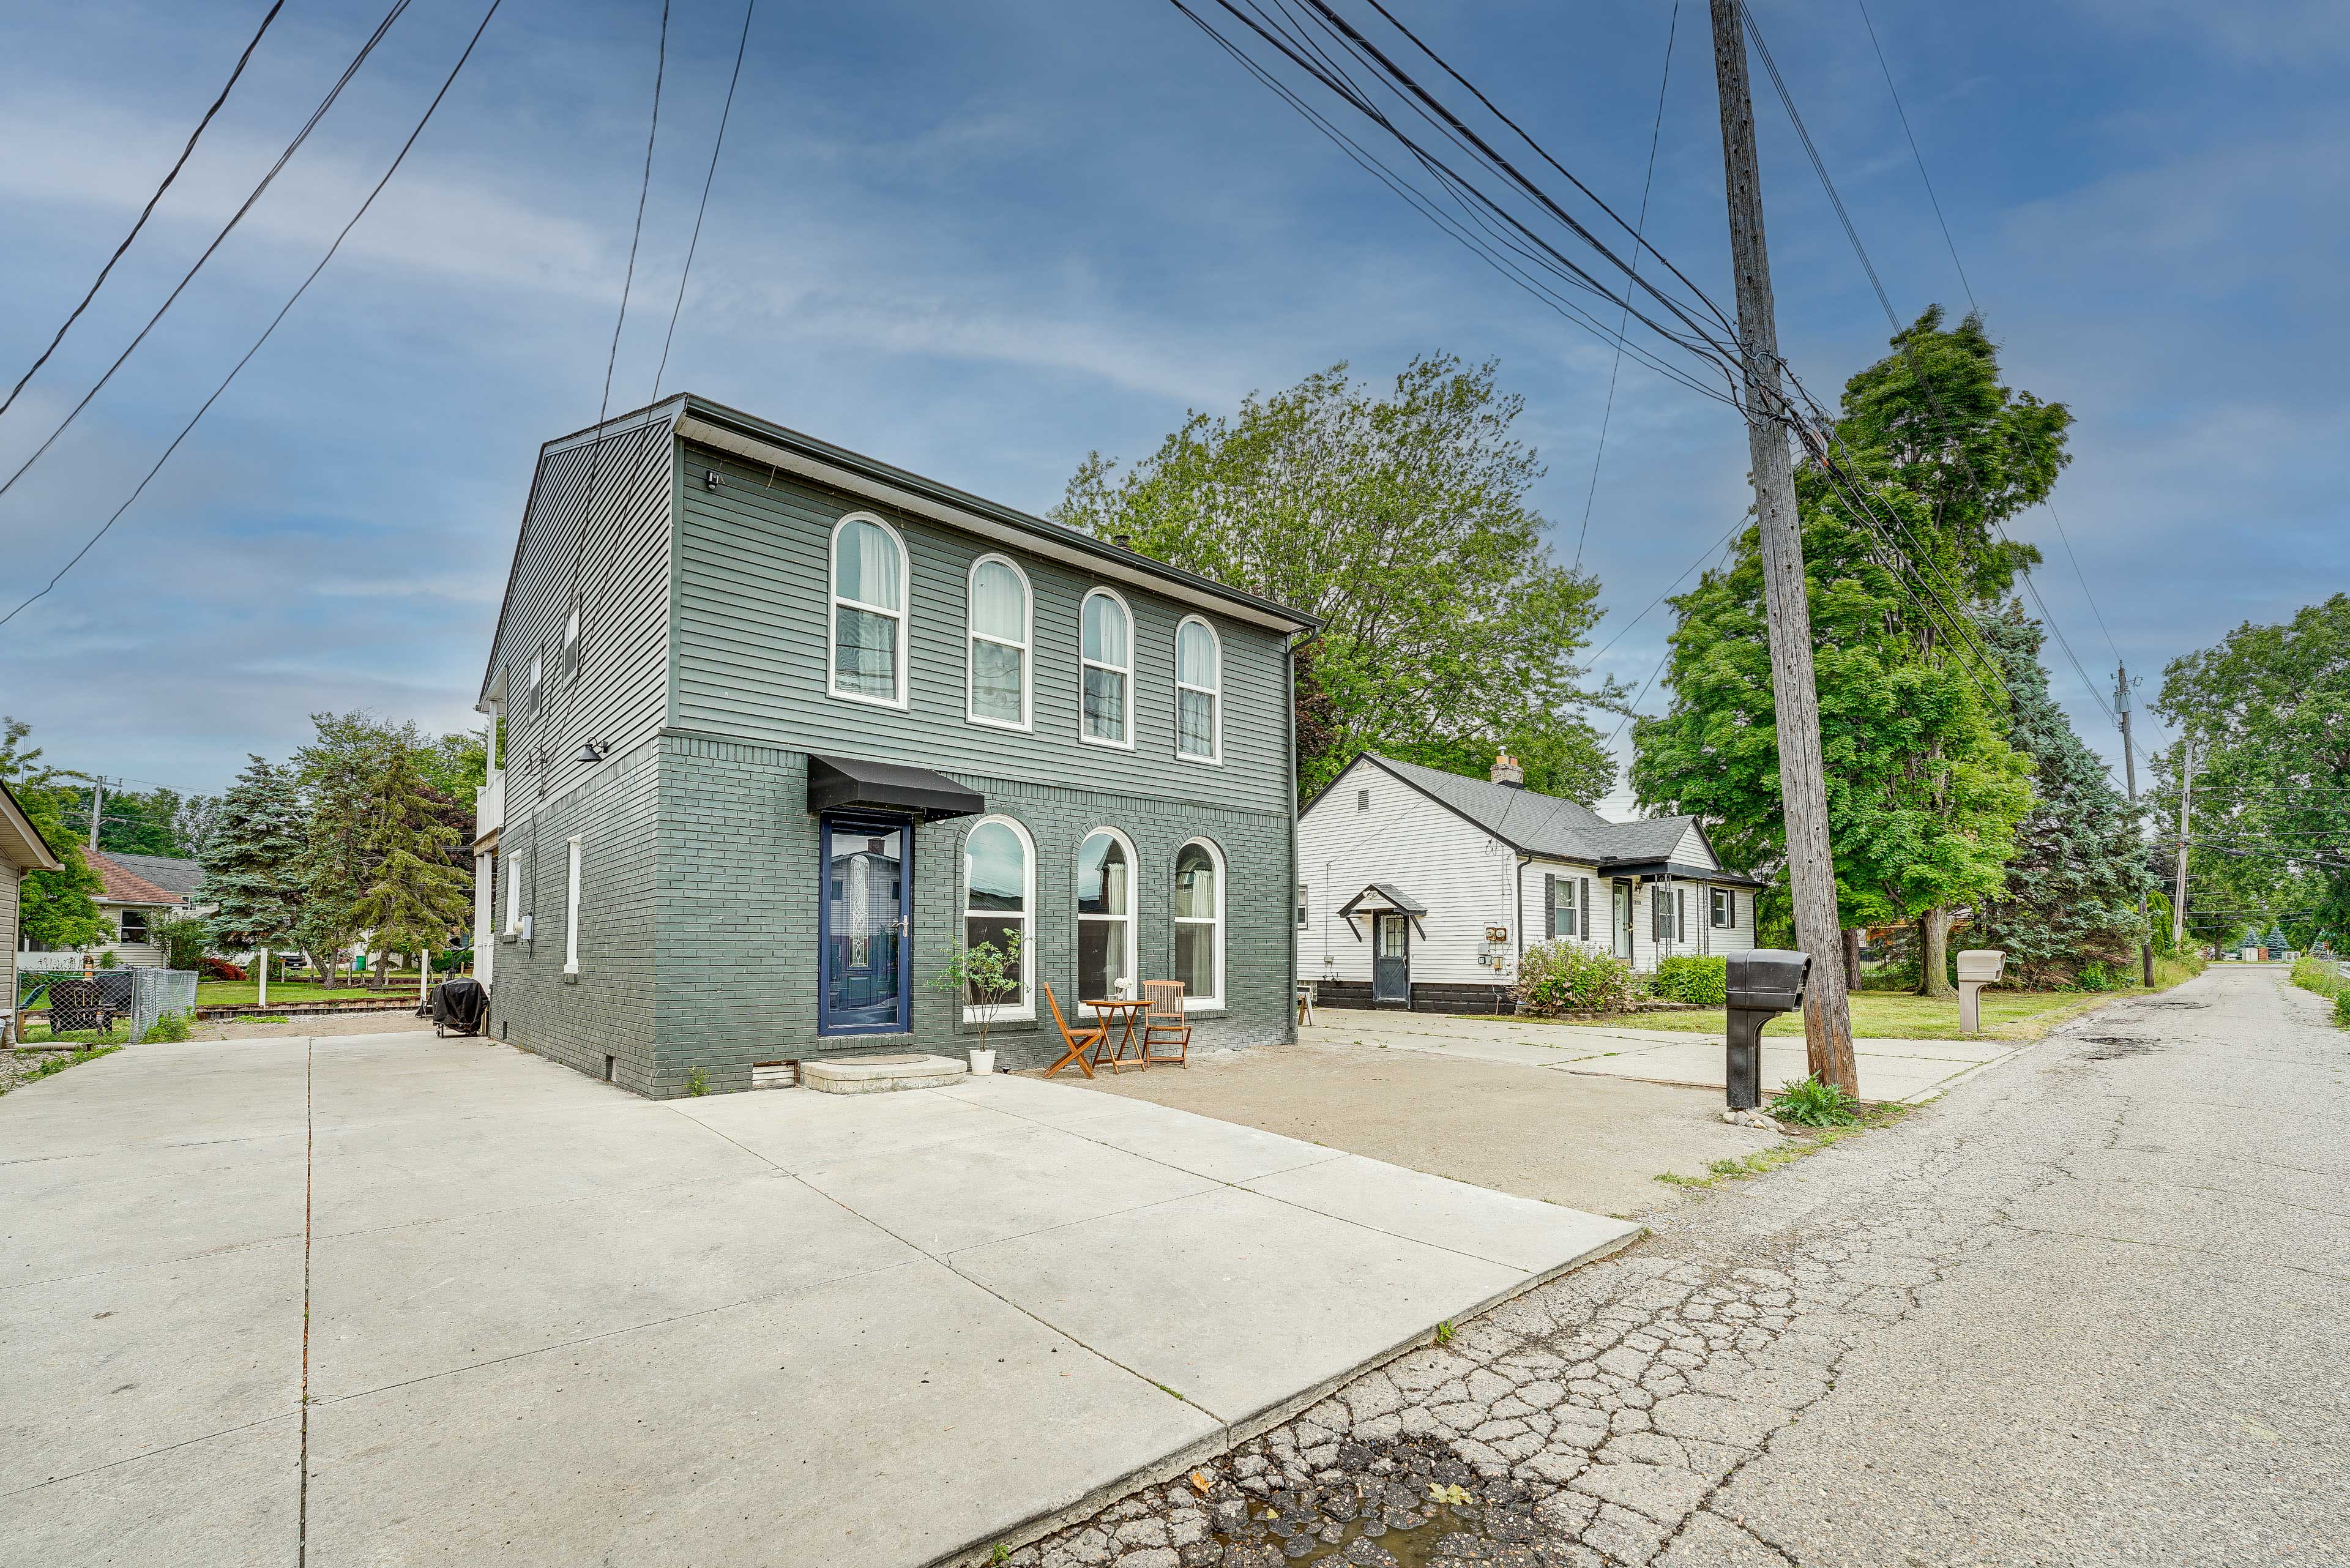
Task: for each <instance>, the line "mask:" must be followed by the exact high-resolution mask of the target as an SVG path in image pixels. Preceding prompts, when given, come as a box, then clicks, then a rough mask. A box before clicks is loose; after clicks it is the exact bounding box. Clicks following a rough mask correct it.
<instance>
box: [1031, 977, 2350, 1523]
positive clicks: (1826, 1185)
mask: <svg viewBox="0 0 2350 1568" xmlns="http://www.w3.org/2000/svg"><path fill="white" fill-rule="evenodd" d="M2346 1068H2350V1033H2345V1032H2343V1031H2341V1030H2339V1029H2337V1028H2335V1027H2334V1025H2333V1024H2332V1023H2330V1022H2329V1021H2328V1018H2327V1013H2326V1009H2325V1007H2324V1004H2323V1003H2322V1002H2319V1000H2318V999H2317V998H2315V997H2313V996H2310V995H2308V994H2306V993H2304V992H2298V991H2294V990H2293V989H2292V988H2291V987H2289V986H2288V985H2287V984H2286V983H2285V980H2284V975H2283V973H2282V971H2281V970H2275V969H2239V968H2235V967H2233V966H2228V967H2224V968H2215V969H2214V970H2212V971H2210V972H2208V973H2207V974H2205V975H2203V976H2202V977H2200V978H2199V979H2197V980H2195V981H2190V982H2189V983H2188V984H2187V985H2185V986H2183V987H2180V988H2178V990H2176V991H2173V992H2168V993H2167V994H2166V995H2164V996H2162V997H2158V998H2155V999H2151V1000H2148V1001H2146V1002H2125V1003H2116V1005H2114V1006H2111V1007H2108V1008H2106V1009H2104V1010H2102V1011H2100V1012H2097V1013H2095V1014H2093V1015H2091V1016H2090V1017H2088V1018H2085V1019H2083V1020H2080V1021H2077V1022H2076V1023H2074V1024H2072V1025H2070V1026H2068V1027H2067V1028H2066V1029H2065V1030H2064V1031H2062V1032H2060V1033H2058V1034H2056V1035H2054V1036H2052V1037H2051V1038H2049V1039H2048V1040H2046V1041H2044V1042H2043V1043H2042V1044H2039V1045H2038V1046H2036V1047H2034V1048H2033V1049H2032V1050H2029V1051H2026V1052H2024V1053H2022V1054H2019V1055H2018V1056H2016V1057H2014V1058H2012V1059H2011V1060H2009V1061H2007V1062H2005V1063H2002V1064H1999V1065H1998V1066H1996V1067H1994V1068H1992V1069H1991V1070H1989V1071H1987V1072H1984V1073H1982V1074H1979V1075H1976V1076H1974V1077H1972V1078H1970V1079H1968V1080H1966V1081H1965V1082H1963V1083H1961V1084H1960V1085H1958V1086H1957V1087H1955V1088H1954V1089H1953V1090H1952V1091H1951V1092H1950V1094H1949V1095H1948V1096H1945V1097H1944V1098H1943V1099H1941V1100H1940V1101H1938V1102H1936V1103H1935V1104H1933V1105H1932V1106H1928V1107H1927V1108H1925V1109H1924V1110H1921V1111H1919V1112H1918V1113H1917V1114H1915V1115H1913V1116H1910V1117H1908V1119H1907V1120H1906V1121H1904V1122H1903V1123H1901V1124H1900V1125H1898V1127H1893V1128H1889V1129H1886V1130H1882V1131H1878V1132H1874V1133H1870V1134H1868V1135H1867V1136H1866V1137H1858V1138H1853V1139H1848V1140H1846V1141H1845V1142H1843V1143H1841V1144H1838V1145H1837V1146H1835V1147H1833V1148H1831V1149H1829V1150H1827V1151H1825V1152H1824V1153H1821V1154H1819V1155H1817V1156H1815V1157H1814V1158H1809V1159H1806V1160H1804V1161H1801V1162H1799V1163H1798V1164H1796V1165H1794V1166H1792V1167H1789V1168H1785V1169H1783V1170H1781V1171H1779V1172H1776V1173H1774V1174H1773V1175H1770V1176H1767V1177H1763V1178H1761V1179H1756V1180H1753V1181H1751V1182H1746V1183H1742V1184H1739V1185H1736V1186H1733V1187H1730V1188H1727V1189H1722V1190H1721V1191H1720V1192H1718V1193H1716V1194H1714V1195H1713V1196H1711V1197H1710V1198H1708V1199H1706V1200H1705V1201H1703V1202H1700V1203H1696V1204H1688V1205H1678V1206H1674V1207H1670V1208H1659V1210H1657V1211H1656V1212H1654V1213H1652V1214H1650V1215H1647V1216H1643V1218H1645V1219H1647V1220H1648V1221H1649V1223H1650V1224H1651V1225H1652V1226H1653V1227H1654V1228H1655V1231H1656V1234H1655V1235H1654V1236H1653V1237H1652V1238H1651V1239H1650V1240H1648V1241H1646V1242H1644V1243H1642V1244H1641V1245H1640V1246H1638V1247H1637V1248H1635V1249H1634V1250H1632V1251H1627V1252H1626V1253H1623V1254H1619V1255H1618V1256H1617V1258H1615V1259H1613V1260H1610V1261H1608V1262H1604V1263H1601V1264H1597V1265H1595V1266H1592V1267H1589V1268H1586V1269H1584V1270H1580V1271H1578V1272H1575V1273H1573V1274H1570V1275H1567V1276H1565V1278H1563V1279H1560V1280H1557V1281H1555V1282H1552V1283H1550V1284H1548V1285H1546V1286H1544V1287H1542V1288H1541V1289H1539V1290H1537V1291H1534V1292H1533V1293H1529V1294H1527V1295H1525V1296H1523V1297H1521V1298H1519V1299H1518V1300H1516V1301H1514V1302H1513V1303H1509V1304H1507V1305H1505V1306H1503V1307H1502V1308H1499V1309H1497V1310H1496V1311H1494V1312H1492V1313H1491V1314H1486V1315H1485V1316H1483V1317H1482V1318H1479V1319H1477V1320H1475V1321H1473V1322H1471V1323H1468V1324H1462V1325H1461V1326H1460V1328H1459V1330H1458V1332H1457V1333H1456V1334H1454V1336H1453V1337H1452V1339H1451V1342H1450V1343H1449V1344H1447V1345H1442V1346H1430V1347H1424V1348H1422V1349H1419V1350H1416V1351H1414V1352H1412V1353H1410V1354H1409V1355H1405V1356H1404V1357H1402V1358H1400V1359H1399V1360H1397V1361H1394V1362H1391V1363H1389V1364H1388V1366H1385V1367H1383V1368H1381V1369H1379V1370H1378V1371H1375V1372H1372V1373H1369V1374H1367V1375H1365V1376H1361V1377H1359V1378H1357V1379H1356V1380H1355V1381H1353V1382H1352V1383H1350V1384H1348V1385H1347V1386H1345V1387H1343V1388H1342V1389H1340V1390H1339V1391H1338V1392H1337V1393H1336V1395H1334V1396H1333V1397H1330V1398H1327V1399H1326V1400H1324V1401H1323V1402H1322V1403H1320V1404H1319V1405H1317V1406H1315V1407H1313V1408H1311V1409H1309V1410H1308V1411H1306V1412H1305V1414H1304V1415H1303V1416H1301V1417H1297V1418H1296V1419H1295V1420H1294V1421H1292V1422H1290V1423H1289V1424H1288V1425H1287V1426H1284V1427H1282V1428H1277V1429H1275V1430H1274V1431H1272V1432H1270V1433H1268V1434H1266V1435H1265V1436H1264V1437H1263V1438H1259V1439H1256V1440H1255V1441H1253V1442H1251V1443H1249V1444H1247V1445H1244V1446H1243V1447H1242V1448H1241V1449H1236V1450H1234V1451H1233V1452H1232V1453H1230V1454H1227V1455H1225V1456H1223V1457H1222V1459H1219V1460H1217V1461H1216V1462H1214V1463H1213V1464H1212V1465H1211V1466H1209V1467H1207V1468H1206V1469H1203V1470H1201V1472H1200V1480H1199V1481H1198V1482H1197V1483H1195V1484H1191V1485H1185V1484H1180V1483H1179V1484H1178V1485H1175V1486H1171V1487H1167V1488H1163V1489H1153V1490H1149V1491H1145V1492H1141V1493H1138V1494H1136V1495H1135V1496H1133V1497H1131V1498H1129V1499H1127V1500H1126V1501H1123V1502H1121V1503H1119V1504H1118V1505H1115V1506H1114V1507H1112V1508H1110V1509H1108V1510H1106V1511H1104V1512H1103V1513H1102V1514H1101V1515H1099V1516H1098V1517H1097V1518H1096V1519H1094V1520H1092V1521H1087V1522H1086V1523H1083V1524H1080V1525H1077V1526H1074V1527H1072V1528H1070V1529H1067V1530H1065V1531H1063V1532H1059V1533H1058V1534H1056V1535H1055V1536H1052V1537H1049V1538H1047V1539H1046V1540H1045V1541H1043V1542H1038V1543H1036V1544H1035V1545H1033V1546H1029V1547H1026V1548H1024V1549H1023V1550H1021V1551H1019V1552H1014V1553H1013V1554H1012V1558H1011V1561H1012V1562H1013V1563H1016V1564H1020V1565H1021V1568H1080V1565H1083V1568H1097V1565H1101V1564H1110V1563H1115V1564H1116V1565H1117V1568H1179V1565H1180V1568H1209V1565H1215V1568H1271V1565H1272V1564H1274V1563H1286V1562H1292V1561H1305V1560H1308V1559H1311V1560H1314V1561H1322V1560H1325V1559H1327V1560H1330V1561H1332V1562H1335V1563H1366V1564H1382V1565H1383V1564H1386V1563H1396V1562H1398V1561H1399V1560H1401V1561H1406V1562H1421V1561H1426V1562H1430V1563H1445V1564H1450V1563H1461V1564H1464V1565H1465V1564H1472V1563H1494V1564H1503V1563H1509V1564H1520V1563H1523V1564H1534V1565H1551V1564H1578V1565H1593V1564H1602V1563H1607V1564H1651V1563H1653V1564H1659V1565H1661V1568H1699V1565H1711V1564H1727V1565H1736V1568H1781V1565H1794V1564H1804V1565H1815V1564H1817V1565H1825V1564H1853V1565H1856V1568H1861V1565H1866V1568H1889V1565H1901V1568H1908V1565H1912V1564H1921V1565H1922V1564H1931V1565H1934V1568H1942V1565H1946V1564H1984V1565H1991V1564H1997V1565H1999V1568H2016V1565H2022V1564H2042V1563H2045V1564H2064V1565H2067V1568H2072V1565H2076V1564H2081V1565H2085V1564H2103V1563H2130V1564H2138V1563H2148V1564H2152V1563H2161V1564H2185V1563H2193V1564H2206V1563H2208V1564H2251V1563H2262V1564H2265V1563H2341V1562H2345V1561H2350V1354H2345V1348H2344V1342H2345V1337H2350V1135H2345V1130H2344V1128H2345V1115H2350V1088H2345V1075H2350V1074H2346V1073H2345V1069H2346ZM1562 1132H1563V1136H1571V1129H1562ZM1454 1482H1465V1483H1466V1490H1467V1493H1468V1494H1469V1496H1470V1497H1471V1503H1470V1505H1469V1506H1467V1507H1465V1508H1463V1509H1461V1510H1457V1511H1456V1510H1452V1509H1450V1508H1446V1507H1442V1506H1437V1505H1430V1504H1428V1503H1426V1502H1425V1501H1422V1502H1419V1504H1418V1505H1417V1511H1415V1505H1414V1499H1415V1498H1418V1497H1419V1496H1420V1494H1421V1490H1422V1489H1423V1488H1426V1487H1429V1486H1431V1485H1433V1486H1438V1487H1441V1486H1443V1485H1445V1484H1448V1483H1454ZM1435 1530H1442V1531H1444V1532H1446V1533H1443V1534H1441V1535H1440V1536H1435V1537H1432V1538H1431V1537H1430V1532H1431V1531H1435ZM1431 1541H1432V1544H1431ZM1389 1548H1393V1549H1394V1550H1393V1551H1390V1550H1389Z"/></svg>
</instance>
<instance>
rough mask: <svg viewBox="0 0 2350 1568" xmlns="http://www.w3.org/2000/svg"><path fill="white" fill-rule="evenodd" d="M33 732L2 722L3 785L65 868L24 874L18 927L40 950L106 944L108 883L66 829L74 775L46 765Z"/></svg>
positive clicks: (0, 775) (18, 891) (19, 724)
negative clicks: (104, 894) (30, 739)
mask: <svg viewBox="0 0 2350 1568" xmlns="http://www.w3.org/2000/svg"><path fill="white" fill-rule="evenodd" d="M32 732H33V727H32V726H31V725H30V724H27V723H26V722H24V721H22V720H20V719H10V718H0V784H6V785H7V786H8V793H9V794H13V795H15V796H16V803H17V804H18V805H21V806H23V807H24V808H25V815H26V817H27V818H28V819H30V820H31V822H32V824H33V827H34V830H35V831H36V832H37V833H39V834H40V836H41V837H42V838H43V839H44V840H46V841H47V844H48V846H49V849H50V852H51V853H52V854H54V855H56V856H57V858H58V859H59V860H60V861H62V862H63V863H64V865H65V869H64V870H62V871H27V872H26V873H25V874H24V877H23V878H22V880H21V881H20V882H19V883H18V885H17V888H16V929H17V933H18V935H19V937H20V938H21V939H22V940H24V941H25V942H26V944H27V945H29V946H30V947H32V948H33V949H35V950H38V951H43V952H69V951H71V950H74V949H76V948H86V947H91V946H94V945H96V944H97V943H99V942H102V941H104V940H106V939H107V937H108V935H109V928H108V925H107V921H106V919H105V917H104V916H102V915H100V914H99V912H98V903H97V895H98V894H99V893H100V892H101V891H103V890H104V888H105V884H104V883H102V882H100V881H99V876H98V873H97V872H96V871H93V870H92V869H90V867H89V863H88V861H86V860H84V859H83V858H82V854H81V845H80V842H79V841H78V839H76V838H75V836H73V835H72V834H71V833H69V832H68V831H67V829H66V814H67V812H68V811H69V810H70V809H71V808H72V806H73V804H74V801H75V798H76V793H75V791H74V789H73V786H72V785H71V784H69V783H68V782H65V781H68V780H70V779H71V778H73V777H74V775H73V774H68V773H64V772H62V771H60V770H59V769H57V768H52V767H49V766H47V765H46V764H45V763H42V761H41V748H40V747H38V746H30V747H28V746H26V744H25V740H26V737H27V736H29V735H30V734H31V733H32Z"/></svg>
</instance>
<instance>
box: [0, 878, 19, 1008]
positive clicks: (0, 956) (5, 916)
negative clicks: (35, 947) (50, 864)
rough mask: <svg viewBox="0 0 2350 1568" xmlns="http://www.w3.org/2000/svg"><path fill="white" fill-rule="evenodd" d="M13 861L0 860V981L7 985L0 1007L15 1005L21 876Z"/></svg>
mask: <svg viewBox="0 0 2350 1568" xmlns="http://www.w3.org/2000/svg"><path fill="white" fill-rule="evenodd" d="M21 875H22V873H20V872H19V871H18V870H17V868H16V865H15V864H14V863H13V862H10V861H5V860H0V942H5V944H6V945H5V949H0V981H5V984H6V986H7V989H6V990H5V991H0V1009H9V1008H14V1007H15V1006H16V880H17V877H19V876H21Z"/></svg>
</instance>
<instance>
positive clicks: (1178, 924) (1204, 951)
mask: <svg viewBox="0 0 2350 1568" xmlns="http://www.w3.org/2000/svg"><path fill="white" fill-rule="evenodd" d="M1175 978H1176V979H1177V980H1180V981H1182V982H1183V1005H1184V1006H1186V1007H1222V1005H1223V1004H1224V856H1223V851H1222V850H1221V849H1218V848H1217V847H1216V846H1215V844H1214V843H1213V842H1212V841H1211V840H1209V839H1205V838H1194V839H1192V840H1191V842H1190V843H1189V844H1186V845H1185V846H1183V847H1182V848H1180V849H1179V850H1177V851H1176V852H1175Z"/></svg>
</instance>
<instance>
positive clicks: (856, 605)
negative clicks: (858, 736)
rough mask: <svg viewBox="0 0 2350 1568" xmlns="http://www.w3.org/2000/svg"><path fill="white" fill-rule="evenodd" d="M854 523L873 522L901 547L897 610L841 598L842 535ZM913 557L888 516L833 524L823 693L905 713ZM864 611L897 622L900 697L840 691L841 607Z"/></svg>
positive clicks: (860, 515)
mask: <svg viewBox="0 0 2350 1568" xmlns="http://www.w3.org/2000/svg"><path fill="white" fill-rule="evenodd" d="M851 523H870V524H873V525H874V526H875V527H877V528H879V529H880V530H881V531H882V532H884V533H886V534H888V535H889V537H890V538H891V539H893V540H895V541H896V542H897V545H898V607H897V608H896V609H887V608H884V607H882V606H880V605H874V604H867V603H866V602H865V601H864V600H862V599H849V598H843V597H841V596H840V534H841V530H842V529H844V528H847V526H848V525H849V524H851ZM913 565H914V557H913V556H912V554H911V553H910V551H908V550H907V548H906V536H905V535H903V534H900V533H899V532H898V530H897V528H896V527H895V526H894V525H892V524H891V523H890V522H889V519H888V518H886V517H883V516H880V515H879V514H875V513H871V512H851V513H849V514H847V516H845V517H843V518H841V519H840V521H838V522H837V523H835V524H833V525H832V537H831V538H830V539H829V540H828V541H827V543H826V545H825V550H824V587H825V609H824V646H825V649H826V655H825V666H824V694H825V695H826V696H827V697H829V698H831V699H832V700H833V701H836V702H855V703H858V704H860V705H862V706H864V707H867V708H895V709H896V710H898V711H899V712H901V713H902V712H905V711H908V708H909V707H910V701H909V699H910V693H909V691H907V685H906V670H907V660H906V650H907V649H908V647H909V646H910V644H911V643H912V642H913V640H914V594H913V587H914V585H913ZM843 605H847V606H848V607H850V608H851V609H858V610H863V611H864V612H865V613H866V614H868V615H886V616H890V617H893V618H895V619H896V620H897V622H898V671H897V676H898V694H897V696H895V697H869V696H867V695H866V694H865V693H863V692H861V691H842V690H840V607H841V606H843Z"/></svg>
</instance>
